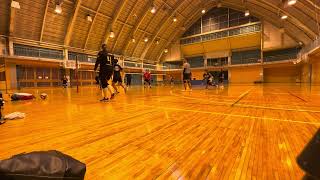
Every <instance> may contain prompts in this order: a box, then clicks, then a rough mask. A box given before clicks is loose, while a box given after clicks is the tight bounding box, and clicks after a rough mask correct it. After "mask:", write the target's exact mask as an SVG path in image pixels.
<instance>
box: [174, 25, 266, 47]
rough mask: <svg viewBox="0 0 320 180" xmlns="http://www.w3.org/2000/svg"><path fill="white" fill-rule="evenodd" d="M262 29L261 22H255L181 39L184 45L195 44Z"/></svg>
mask: <svg viewBox="0 0 320 180" xmlns="http://www.w3.org/2000/svg"><path fill="white" fill-rule="evenodd" d="M260 31H261V24H260V23H254V24H251V25H245V26H241V27H232V28H228V29H225V30H218V31H215V32H211V33H205V34H199V35H194V36H190V37H186V38H182V39H181V40H180V43H181V44H182V45H185V44H193V43H198V42H204V41H210V40H216V39H222V38H226V37H232V36H237V35H240V34H249V33H253V32H260Z"/></svg>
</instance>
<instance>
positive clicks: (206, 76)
mask: <svg viewBox="0 0 320 180" xmlns="http://www.w3.org/2000/svg"><path fill="white" fill-rule="evenodd" d="M203 80H204V83H206V89H208V86H213V76H212V74H211V73H210V72H208V70H205V72H204V74H203Z"/></svg>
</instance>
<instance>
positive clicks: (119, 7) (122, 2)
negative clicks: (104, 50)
mask: <svg viewBox="0 0 320 180" xmlns="http://www.w3.org/2000/svg"><path fill="white" fill-rule="evenodd" d="M127 1H128V0H120V3H117V6H116V7H115V9H116V11H115V12H114V13H113V14H114V15H113V17H112V21H111V23H110V24H109V26H108V27H107V29H106V34H105V36H104V37H105V38H104V44H107V43H108V40H109V37H110V32H111V31H112V28H113V26H114V24H115V23H116V22H117V19H118V18H119V15H120V13H121V11H122V10H123V8H124V7H125V4H126V3H127Z"/></svg>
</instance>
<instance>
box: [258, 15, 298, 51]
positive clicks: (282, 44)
mask: <svg viewBox="0 0 320 180" xmlns="http://www.w3.org/2000/svg"><path fill="white" fill-rule="evenodd" d="M263 23H264V36H263V38H264V50H271V49H283V48H289V47H295V46H297V45H298V43H297V42H295V41H294V40H293V39H292V38H291V37H289V36H288V35H287V34H285V33H281V32H280V30H279V28H277V27H275V26H273V25H272V24H270V23H268V22H266V21H263Z"/></svg>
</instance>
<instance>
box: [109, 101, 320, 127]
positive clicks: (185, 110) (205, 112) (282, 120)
mask: <svg viewBox="0 0 320 180" xmlns="http://www.w3.org/2000/svg"><path fill="white" fill-rule="evenodd" d="M114 103H116V104H124V105H129V106H140V107H150V108H156V109H163V110H172V111H184V112H195V113H203V114H214V115H223V116H228V117H242V118H250V119H264V120H270V121H280V122H291V123H299V124H308V125H317V126H320V122H304V121H296V120H290V119H279V118H268V117H259V116H248V115H240V114H227V113H219V112H210V111H203V110H188V109H181V108H170V107H163V106H152V105H145V104H130V103H118V102H114Z"/></svg>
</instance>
